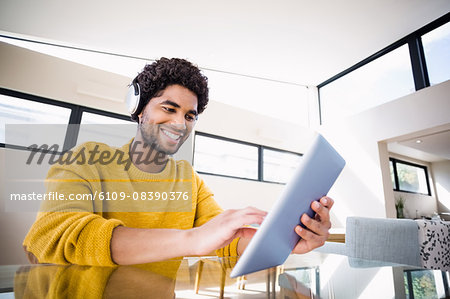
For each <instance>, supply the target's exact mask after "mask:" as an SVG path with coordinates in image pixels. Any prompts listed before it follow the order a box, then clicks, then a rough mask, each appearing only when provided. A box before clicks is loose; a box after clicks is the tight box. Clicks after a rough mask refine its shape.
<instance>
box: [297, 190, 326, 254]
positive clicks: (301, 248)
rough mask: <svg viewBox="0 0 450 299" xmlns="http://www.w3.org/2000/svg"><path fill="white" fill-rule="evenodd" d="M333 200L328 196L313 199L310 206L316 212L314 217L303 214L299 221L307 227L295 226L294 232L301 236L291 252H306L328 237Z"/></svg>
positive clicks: (318, 245)
mask: <svg viewBox="0 0 450 299" xmlns="http://www.w3.org/2000/svg"><path fill="white" fill-rule="evenodd" d="M333 204H334V201H333V199H331V198H330V197H327V196H324V197H322V198H321V199H320V201H318V202H317V201H314V202H313V203H312V204H311V208H312V209H313V211H314V212H316V216H315V218H314V219H312V218H310V217H309V216H308V215H306V214H303V215H302V216H301V217H300V221H301V222H302V223H303V224H304V225H305V226H306V227H307V229H304V228H303V227H301V226H300V225H297V226H296V227H295V232H296V233H297V234H298V235H299V236H300V237H301V239H300V241H299V242H298V243H297V245H295V247H294V250H292V253H298V254H302V253H306V252H309V251H311V250H313V249H315V248H317V247H320V246H322V245H323V244H325V241H326V240H327V239H328V236H329V232H328V230H329V229H330V228H331V222H330V209H331V207H332V206H333Z"/></svg>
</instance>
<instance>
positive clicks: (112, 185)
mask: <svg viewBox="0 0 450 299" xmlns="http://www.w3.org/2000/svg"><path fill="white" fill-rule="evenodd" d="M133 86H134V88H135V89H136V90H138V91H139V102H138V103H137V105H136V107H135V108H136V109H133V110H135V111H133V113H132V116H131V117H132V119H133V120H135V121H137V122H138V130H137V133H136V136H135V138H134V139H132V140H131V141H130V142H129V143H128V144H126V145H124V146H123V147H122V148H120V149H118V150H117V149H113V148H111V147H109V146H107V145H105V144H96V143H92V142H91V143H86V144H83V145H82V146H80V147H79V148H78V149H76V150H75V151H74V153H73V157H77V158H78V160H77V163H71V164H70V165H56V166H53V167H52V168H51V169H50V171H49V173H48V176H47V192H59V193H61V194H64V195H65V197H66V198H70V197H72V198H73V196H72V195H74V194H78V195H79V194H87V195H94V200H91V201H85V200H77V201H74V200H66V201H64V202H58V203H56V204H55V203H54V202H49V203H47V202H44V203H43V208H42V212H41V213H39V215H38V217H37V220H36V222H35V223H34V225H33V226H32V228H31V229H30V231H29V233H28V235H27V237H26V238H25V240H24V248H25V249H26V251H27V252H28V253H29V256H30V257H31V258H32V260H34V261H37V262H41V263H59V264H67V263H74V264H83V265H114V264H140V263H148V262H154V261H161V260H166V259H170V258H175V257H180V256H188V255H206V254H209V253H210V252H212V251H214V250H216V253H217V254H218V255H219V256H233V255H240V254H241V253H242V252H243V250H244V249H245V247H246V246H247V244H248V242H249V240H250V238H251V237H252V236H253V234H254V229H252V228H246V227H244V225H248V224H255V223H256V224H260V223H261V222H262V221H263V220H264V217H265V215H266V212H264V211H261V210H258V209H256V208H253V207H248V208H245V209H240V210H227V211H224V212H223V211H222V210H221V209H220V207H219V206H218V205H217V204H216V202H215V201H214V199H213V194H212V193H211V192H210V190H209V189H208V188H207V187H206V186H205V184H204V182H203V180H202V179H201V178H200V177H199V176H198V174H197V173H196V172H195V171H193V169H192V167H191V165H189V163H188V162H186V161H175V160H174V159H173V158H171V157H170V155H172V154H174V153H176V152H177V150H178V149H179V147H180V146H181V145H182V144H183V142H184V141H185V140H186V139H187V138H188V137H189V134H190V133H191V132H192V129H193V128H194V125H195V122H196V120H197V116H198V114H200V113H202V112H203V110H204V109H205V107H206V105H207V103H208V87H207V78H206V77H204V76H203V75H202V74H201V73H200V70H199V69H198V68H197V67H196V66H194V65H192V64H191V63H190V62H188V61H186V60H183V59H166V58H162V59H160V60H158V61H156V62H155V63H153V64H151V65H147V66H146V67H145V68H144V70H143V71H142V72H141V73H140V74H139V75H138V76H137V77H136V78H135V79H134V80H133ZM86 152H88V153H91V154H97V153H99V156H100V157H113V158H111V159H110V160H109V163H94V161H97V162H98V161H100V162H101V161H105V159H103V160H101V159H100V158H99V159H97V160H95V159H86V158H85V157H84V156H82V155H81V153H86ZM118 153H120V154H118ZM91 158H92V157H91ZM124 159H125V160H128V161H129V162H130V163H125V164H127V165H128V166H129V167H127V166H125V167H124V165H123V164H124V163H123V160H124ZM63 160H64V159H63ZM65 160H66V161H67V160H69V159H65ZM111 194H115V196H116V197H117V196H118V195H119V194H120V196H121V200H122V201H121V202H115V201H106V200H100V201H99V200H98V197H97V198H96V196H97V195H102V196H103V197H102V199H104V197H105V196H111ZM156 194H158V195H159V196H161V194H162V195H164V194H165V195H166V199H165V200H162V199H161V200H158V201H157V200H155V198H153V196H154V195H156ZM181 194H182V195H183V198H184V199H186V201H183V200H182V201H178V199H179V198H180V196H178V198H175V197H174V195H181ZM169 196H170V197H172V198H171V199H168V197H169ZM111 197H114V196H111ZM150 197H151V198H150ZM163 197H164V196H163ZM149 199H151V200H152V201H150V202H149ZM158 199H160V198H158ZM186 203H187V204H188V209H186ZM119 205H120V206H119ZM332 205H333V200H332V199H330V198H328V197H324V198H322V199H321V200H320V202H315V203H313V204H312V209H313V210H314V211H316V212H317V216H316V218H315V219H311V218H309V217H308V216H307V215H302V216H301V222H302V223H303V224H305V226H306V227H307V229H302V228H301V227H300V226H297V227H296V228H295V231H296V232H297V234H298V235H299V236H300V237H302V239H301V241H300V242H299V243H298V244H297V245H296V247H295V248H294V250H293V252H294V253H305V252H308V251H310V250H312V249H314V248H316V247H319V246H321V245H323V243H324V242H325V240H326V238H327V236H328V229H329V228H330V227H331V223H330V217H329V209H330V208H331V207H332ZM124 207H125V208H124ZM299 216H300V215H299Z"/></svg>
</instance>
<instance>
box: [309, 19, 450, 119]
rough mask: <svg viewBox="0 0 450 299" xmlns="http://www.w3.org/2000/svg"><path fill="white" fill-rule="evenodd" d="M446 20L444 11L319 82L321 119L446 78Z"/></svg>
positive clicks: (449, 36)
mask: <svg viewBox="0 0 450 299" xmlns="http://www.w3.org/2000/svg"><path fill="white" fill-rule="evenodd" d="M448 21H449V18H448V14H446V15H444V16H442V17H440V18H439V19H437V20H435V21H433V22H431V23H430V24H428V25H426V26H424V27H422V28H420V29H419V30H417V31H415V32H413V33H411V34H409V35H408V36H405V37H404V38H402V39H400V40H398V41H397V42H395V43H393V44H391V45H389V46H387V47H386V48H384V49H382V50H380V51H378V52H377V53H375V54H373V55H371V56H370V57H368V58H366V59H364V60H362V61H360V62H359V63H357V64H355V65H354V66H352V67H350V68H348V69H346V70H344V71H342V72H341V73H339V74H337V75H335V76H333V77H332V78H330V79H328V80H326V81H324V82H322V83H321V84H319V85H318V86H317V87H318V89H319V106H320V112H319V113H320V120H321V123H326V122H328V121H331V120H333V119H338V118H343V117H346V116H349V115H352V114H356V113H360V112H362V111H364V110H366V109H369V108H373V107H375V106H377V105H381V104H383V103H386V102H388V101H391V100H394V99H396V98H399V97H401V96H404V95H407V94H409V93H412V92H414V91H415V90H419V89H422V88H425V87H428V86H430V85H433V84H437V83H440V82H443V81H446V80H448V79H449V78H450V24H449V22H448Z"/></svg>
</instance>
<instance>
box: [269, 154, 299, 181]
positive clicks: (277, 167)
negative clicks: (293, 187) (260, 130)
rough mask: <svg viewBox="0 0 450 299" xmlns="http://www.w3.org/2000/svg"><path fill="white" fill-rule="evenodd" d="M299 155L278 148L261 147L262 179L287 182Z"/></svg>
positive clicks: (296, 164) (297, 163) (297, 162)
mask: <svg viewBox="0 0 450 299" xmlns="http://www.w3.org/2000/svg"><path fill="white" fill-rule="evenodd" d="M300 159H301V156H300V155H299V154H296V153H288V152H283V151H279V150H271V149H263V181H268V182H277V183H287V182H288V181H289V179H290V178H291V177H292V175H293V174H294V171H295V169H296V168H297V166H298V165H299V163H300Z"/></svg>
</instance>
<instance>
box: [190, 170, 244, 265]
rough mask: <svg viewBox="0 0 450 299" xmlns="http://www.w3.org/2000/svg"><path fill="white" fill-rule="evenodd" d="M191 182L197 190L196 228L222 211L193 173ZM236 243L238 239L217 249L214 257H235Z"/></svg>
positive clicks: (200, 180) (210, 193) (203, 183)
mask: <svg viewBox="0 0 450 299" xmlns="http://www.w3.org/2000/svg"><path fill="white" fill-rule="evenodd" d="M193 182H194V183H195V185H194V186H196V189H197V209H196V215H195V222H194V226H195V227H197V226H201V225H203V224H204V223H206V222H208V221H209V220H211V219H212V218H214V217H216V216H217V215H219V214H220V213H222V212H223V210H222V208H221V207H220V206H219V205H218V204H217V202H216V201H215V200H214V194H213V193H212V192H211V190H210V189H209V188H208V186H206V184H205V182H204V181H203V179H201V178H200V176H199V175H198V174H197V173H196V172H195V171H194V174H193ZM238 242H239V238H236V239H234V240H233V241H232V242H231V243H230V244H229V245H227V246H225V247H223V248H220V249H217V250H216V251H215V253H216V255H217V256H219V257H225V256H237V255H238V253H237V244H238Z"/></svg>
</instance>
